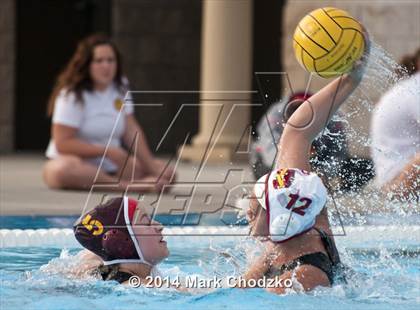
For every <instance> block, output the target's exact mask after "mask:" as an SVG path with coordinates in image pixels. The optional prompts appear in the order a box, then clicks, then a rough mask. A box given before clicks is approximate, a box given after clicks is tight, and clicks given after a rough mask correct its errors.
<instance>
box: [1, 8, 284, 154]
mask: <svg viewBox="0 0 420 310" xmlns="http://www.w3.org/2000/svg"><path fill="white" fill-rule="evenodd" d="M283 2H284V1H278V0H266V1H254V16H253V17H254V21H255V22H254V34H253V35H254V40H253V41H254V53H253V55H254V58H253V68H254V71H280V39H281V16H282V7H283ZM201 23H202V2H201V1H195V0H177V1H167V0H166V1H165V0H156V1H151V0H59V1H57V0H1V1H0V26H1V27H0V45H1V46H2V47H4V48H2V49H1V52H0V53H1V54H0V74H1V80H2V83H0V84H1V86H0V87H1V88H0V95H1V96H2V99H3V100H2V102H1V104H0V128H1V134H0V151H1V152H3V153H4V152H9V151H13V150H16V151H43V150H45V148H46V146H47V143H48V141H49V132H50V120H49V118H48V117H47V116H46V113H45V112H46V103H47V100H48V96H49V95H50V92H51V89H52V87H53V83H54V80H55V78H56V77H57V74H58V73H59V72H60V71H61V70H62V69H63V67H64V65H65V64H66V62H67V61H68V60H69V58H70V57H71V55H72V53H73V52H74V49H75V47H76V44H77V42H78V41H79V40H80V39H82V38H83V37H85V36H87V35H88V34H90V33H93V32H103V33H106V34H109V35H111V36H112V37H113V38H114V40H115V41H116V42H117V44H118V46H119V47H120V49H121V52H122V54H123V58H124V67H125V69H126V74H127V76H128V78H129V80H130V83H131V89H132V90H149V91H161V90H195V91H198V90H199V89H200V81H199V78H200V55H201V53H200V48H201V36H202V33H201ZM253 86H254V88H256V87H257V84H256V80H255V78H254V85H253ZM271 90H272V92H273V94H274V95H275V96H273V98H274V97H276V98H278V97H279V96H280V86H279V85H278V84H275V83H273V85H272V86H271ZM135 99H136V101H139V102H145V101H147V100H149V99H150V100H152V101H153V102H160V103H162V107H161V108H160V109H140V108H139V109H136V115H137V118H138V119H139V121H140V123H141V124H142V125H143V127H144V130H145V132H146V135H147V137H148V139H149V141H150V142H151V144H152V146H156V144H157V143H158V141H159V139H160V138H161V137H162V134H163V132H164V130H165V129H166V127H167V125H168V124H169V123H170V121H171V120H172V118H173V116H174V115H175V114H176V112H177V111H178V109H179V107H180V105H181V104H182V103H198V102H199V96H198V94H196V95H192V96H186V95H167V94H166V95H165V96H163V97H160V98H156V97H154V98H147V96H146V97H145V96H140V97H139V96H137V97H135ZM253 99H254V100H259V99H260V98H257V97H255V98H253ZM261 114H262V112H261V109H260V110H258V111H254V113H253V114H252V119H253V120H254V121H256V120H258V119H259V118H260V116H261ZM198 122H199V120H198V107H194V108H191V109H189V110H188V113H187V114H185V115H184V116H183V122H182V123H181V124H176V126H175V128H174V129H173V130H171V131H170V134H169V136H168V137H167V141H166V142H165V143H164V144H162V146H161V148H160V149H159V150H158V151H159V153H175V151H176V149H177V145H178V144H179V143H180V142H182V140H183V137H184V136H185V134H186V132H188V133H190V138H191V137H192V136H194V134H196V133H197V131H198Z"/></svg>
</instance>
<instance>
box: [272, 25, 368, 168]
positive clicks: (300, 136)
mask: <svg viewBox="0 0 420 310" xmlns="http://www.w3.org/2000/svg"><path fill="white" fill-rule="evenodd" d="M365 38H366V39H365V42H366V49H365V54H364V55H363V57H362V60H359V61H358V62H357V63H356V64H355V66H354V68H353V70H352V71H351V72H350V73H348V74H345V75H343V76H340V77H338V78H336V79H335V80H334V81H332V82H331V83H329V84H328V85H327V86H325V87H324V88H322V89H321V90H320V91H319V92H317V93H316V94H315V95H313V96H312V97H311V98H310V99H309V100H306V101H305V102H304V103H302V105H301V106H300V107H299V108H298V109H297V110H296V111H295V112H294V113H293V114H292V116H291V117H290V118H289V120H288V121H287V123H286V125H285V127H284V130H283V134H282V136H281V139H280V142H279V144H278V150H279V153H278V159H277V166H278V167H282V168H298V169H303V170H307V171H309V170H310V165H309V153H310V148H311V145H312V141H313V140H314V139H315V138H316V136H317V135H318V134H319V133H320V132H321V131H322V130H323V129H324V127H325V126H327V124H328V122H329V121H330V119H331V117H332V116H333V115H334V113H335V112H336V111H337V110H338V108H339V107H340V106H341V105H342V104H343V103H344V101H345V100H346V99H347V98H348V97H349V96H350V94H351V93H352V92H353V91H354V90H355V89H356V87H357V86H358V85H359V83H360V81H361V80H362V76H363V73H364V69H365V65H366V59H367V56H368V54H369V43H368V39H367V35H366V33H365Z"/></svg>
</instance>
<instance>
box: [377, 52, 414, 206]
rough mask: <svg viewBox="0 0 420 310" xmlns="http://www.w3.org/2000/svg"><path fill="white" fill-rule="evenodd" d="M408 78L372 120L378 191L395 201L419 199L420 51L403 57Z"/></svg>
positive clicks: (381, 104)
mask: <svg viewBox="0 0 420 310" xmlns="http://www.w3.org/2000/svg"><path fill="white" fill-rule="evenodd" d="M403 66H406V68H405V69H406V71H407V72H408V73H409V74H411V76H410V77H409V78H408V79H406V80H403V81H401V82H400V83H398V84H397V85H395V86H394V87H393V88H391V89H390V90H389V91H388V92H387V93H385V94H384V95H383V96H382V98H381V99H380V101H379V102H378V104H377V105H376V107H375V110H374V112H373V117H372V125H371V135H372V149H371V151H372V158H373V160H374V163H375V170H376V179H375V185H376V187H377V188H379V189H381V190H383V191H385V192H386V193H388V194H390V197H392V198H397V199H410V200H411V199H413V200H418V197H419V184H420V180H419V177H418V171H419V166H420V152H419V147H420V124H419V122H420V72H419V69H420V49H418V50H417V52H416V54H415V55H414V56H413V57H405V58H404V60H403Z"/></svg>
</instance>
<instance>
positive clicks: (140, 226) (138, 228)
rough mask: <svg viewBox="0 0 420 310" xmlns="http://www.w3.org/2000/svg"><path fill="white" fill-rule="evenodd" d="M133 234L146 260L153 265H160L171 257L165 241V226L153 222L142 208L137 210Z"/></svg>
mask: <svg viewBox="0 0 420 310" xmlns="http://www.w3.org/2000/svg"><path fill="white" fill-rule="evenodd" d="M134 219H135V223H132V228H133V232H134V234H135V236H136V239H137V242H138V243H139V245H140V247H141V251H142V253H143V256H144V259H145V260H146V261H148V262H150V263H152V264H154V265H155V264H158V263H159V262H161V261H162V260H164V259H165V258H166V257H168V256H169V250H168V246H167V244H166V241H165V240H163V235H162V230H163V226H162V225H161V224H160V223H159V222H156V221H153V220H152V219H151V218H150V216H149V215H148V214H147V213H146V212H144V210H143V209H142V208H137V210H136V214H135V217H134Z"/></svg>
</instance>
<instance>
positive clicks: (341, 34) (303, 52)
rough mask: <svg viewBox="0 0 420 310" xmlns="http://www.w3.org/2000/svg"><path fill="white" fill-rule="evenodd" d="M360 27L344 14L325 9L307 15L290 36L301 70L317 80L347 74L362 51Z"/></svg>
mask: <svg viewBox="0 0 420 310" xmlns="http://www.w3.org/2000/svg"><path fill="white" fill-rule="evenodd" d="M364 47H365V42H364V40H363V34H362V26H361V25H360V23H359V22H358V21H357V20H355V19H354V18H353V17H351V16H350V15H349V13H347V12H346V11H343V10H340V9H336V8H333V7H325V8H321V9H317V10H314V11H312V12H310V13H309V14H307V15H306V16H305V17H304V18H302V20H301V21H300V22H299V24H298V26H297V27H296V30H295V33H294V35H293V48H294V50H295V56H296V59H297V60H298V62H299V63H300V64H301V66H302V67H303V68H305V70H307V71H309V72H314V73H316V74H318V75H319V76H321V77H324V78H330V77H335V76H339V75H341V74H343V73H346V72H348V71H350V70H351V68H352V65H353V63H354V62H355V61H356V60H358V59H359V58H360V57H361V56H362V54H363V51H364Z"/></svg>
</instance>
